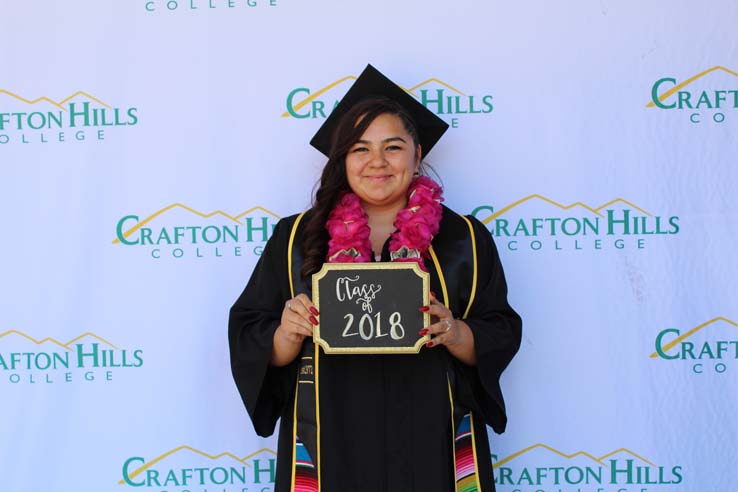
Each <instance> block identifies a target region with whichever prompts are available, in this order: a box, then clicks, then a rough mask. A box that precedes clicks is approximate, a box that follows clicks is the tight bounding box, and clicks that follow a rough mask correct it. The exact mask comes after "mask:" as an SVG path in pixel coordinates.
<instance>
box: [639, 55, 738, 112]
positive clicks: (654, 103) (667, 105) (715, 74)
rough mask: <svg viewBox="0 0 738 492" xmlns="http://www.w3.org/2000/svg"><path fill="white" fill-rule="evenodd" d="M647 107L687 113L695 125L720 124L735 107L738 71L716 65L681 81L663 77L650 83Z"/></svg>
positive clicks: (737, 91)
mask: <svg viewBox="0 0 738 492" xmlns="http://www.w3.org/2000/svg"><path fill="white" fill-rule="evenodd" d="M646 107H647V108H658V109H661V110H667V111H670V112H677V113H686V114H688V115H689V121H690V122H692V123H695V124H698V123H703V122H711V123H723V122H725V121H726V120H727V119H728V115H729V114H731V113H732V114H735V112H736V110H738V72H736V71H734V70H730V69H729V68H725V67H722V66H720V65H717V66H714V67H712V68H708V69H707V70H704V71H702V72H699V73H697V74H695V75H692V76H690V77H687V78H686V79H684V80H683V81H682V82H678V81H677V79H675V78H674V77H662V78H660V79H658V80H657V81H656V82H654V83H653V85H652V86H651V100H650V101H649V102H648V104H646Z"/></svg>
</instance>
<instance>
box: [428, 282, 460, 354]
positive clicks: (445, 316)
mask: <svg viewBox="0 0 738 492" xmlns="http://www.w3.org/2000/svg"><path fill="white" fill-rule="evenodd" d="M420 310H421V311H423V312H427V313H429V314H430V315H431V321H432V322H433V324H431V325H429V326H426V327H425V328H423V329H422V330H420V331H419V332H418V334H419V335H420V336H425V335H431V337H432V339H431V341H430V342H428V343H426V346H427V347H433V346H434V345H447V346H448V345H455V344H457V343H458V342H459V326H458V325H459V321H458V320H457V319H455V318H454V314H453V313H452V312H451V310H450V309H449V308H447V307H446V306H444V305H443V304H442V303H441V302H439V301H438V299H436V297H435V296H434V295H432V294H431V297H430V306H423V307H422V308H420Z"/></svg>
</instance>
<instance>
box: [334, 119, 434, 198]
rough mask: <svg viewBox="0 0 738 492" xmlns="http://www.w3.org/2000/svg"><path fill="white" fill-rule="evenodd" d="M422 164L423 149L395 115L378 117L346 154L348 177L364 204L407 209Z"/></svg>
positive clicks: (349, 182)
mask: <svg viewBox="0 0 738 492" xmlns="http://www.w3.org/2000/svg"><path fill="white" fill-rule="evenodd" d="M419 165H420V146H419V145H418V146H417V147H416V145H415V143H414V142H413V137H411V136H410V134H409V133H408V132H407V130H405V126H404V125H403V124H402V120H401V119H400V118H399V117H398V116H395V115H393V114H389V113H385V114H381V115H379V116H377V117H376V118H375V119H374V121H372V122H371V123H370V124H369V126H368V127H367V129H366V131H365V132H364V134H363V135H362V136H361V138H360V139H359V141H358V142H356V143H355V144H354V145H353V146H351V148H350V149H349V152H348V154H346V177H347V178H348V184H349V186H350V187H351V190H352V191H353V192H354V193H356V195H357V196H358V197H359V199H361V201H362V204H364V205H369V206H375V207H382V208H398V209H399V208H403V207H404V206H405V204H406V203H407V197H406V194H407V189H408V187H409V186H410V182H411V181H412V180H413V174H414V173H415V171H416V170H417V169H418V166H419Z"/></svg>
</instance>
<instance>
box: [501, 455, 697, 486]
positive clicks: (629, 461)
mask: <svg viewBox="0 0 738 492" xmlns="http://www.w3.org/2000/svg"><path fill="white" fill-rule="evenodd" d="M492 459H493V469H494V474H495V484H496V489H497V492H569V491H571V492H678V491H679V490H681V488H680V487H679V485H680V484H683V482H684V470H683V467H682V466H681V465H673V464H671V465H659V464H656V463H654V462H653V461H652V460H649V459H647V458H644V457H643V456H641V455H639V454H636V453H634V452H633V451H630V450H629V449H626V448H620V449H617V450H615V451H612V452H609V453H607V454H604V455H602V456H599V457H597V456H595V455H593V454H591V453H588V452H585V451H577V452H575V453H572V454H566V453H564V452H562V451H559V450H558V449H556V448H553V447H551V446H548V445H546V444H541V443H539V444H534V445H533V446H529V447H527V448H525V449H522V450H520V451H517V452H515V453H513V454H511V455H509V456H506V457H504V458H502V459H499V460H498V459H497V457H496V456H494V455H493V456H492Z"/></svg>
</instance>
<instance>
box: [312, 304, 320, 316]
mask: <svg viewBox="0 0 738 492" xmlns="http://www.w3.org/2000/svg"><path fill="white" fill-rule="evenodd" d="M310 312H311V313H313V314H314V315H315V316H318V315H319V314H320V313H319V312H318V310H317V309H315V306H310Z"/></svg>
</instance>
